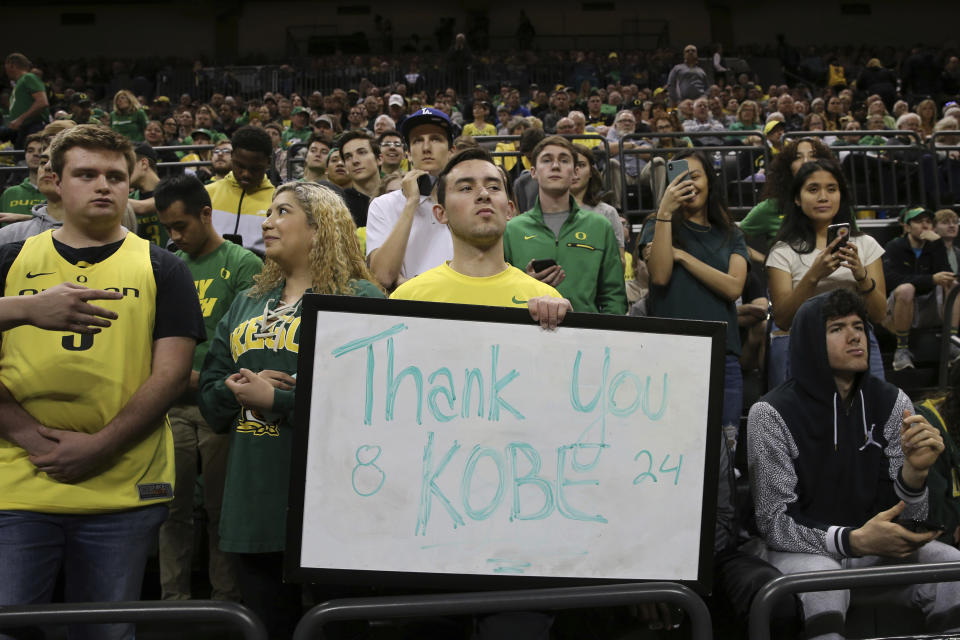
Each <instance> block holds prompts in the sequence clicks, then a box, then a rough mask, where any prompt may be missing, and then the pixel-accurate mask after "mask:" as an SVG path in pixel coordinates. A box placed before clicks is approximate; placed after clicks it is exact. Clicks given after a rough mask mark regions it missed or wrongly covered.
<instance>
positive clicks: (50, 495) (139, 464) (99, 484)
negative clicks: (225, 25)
mask: <svg viewBox="0 0 960 640" xmlns="http://www.w3.org/2000/svg"><path fill="white" fill-rule="evenodd" d="M61 282H76V283H79V284H82V285H83V286H86V287H90V288H92V289H108V290H113V291H120V292H122V293H123V299H121V300H101V301H97V304H98V305H101V306H103V307H106V308H108V309H111V310H113V311H116V312H117V316H118V317H117V319H116V320H114V321H112V323H111V326H110V327H107V328H104V329H103V330H102V331H101V332H100V333H98V334H95V335H94V334H84V335H80V334H75V333H65V332H57V331H45V330H42V329H37V328H36V327H32V326H21V327H16V328H14V329H11V330H9V331H6V332H5V333H4V335H3V341H2V343H0V382H2V383H3V384H4V385H5V386H6V387H7V389H9V390H10V393H11V394H12V395H13V397H14V398H15V399H16V400H17V402H18V403H20V405H21V406H22V407H23V408H24V409H25V410H26V411H27V412H28V413H29V414H30V415H32V416H33V417H34V418H36V419H37V420H38V421H39V422H40V423H41V424H44V425H46V426H48V427H51V428H54V429H64V430H68V431H81V432H85V433H95V432H97V431H99V430H100V429H102V428H103V427H104V426H105V425H106V424H107V423H108V422H110V420H112V419H113V418H114V416H116V415H117V413H118V412H119V411H120V410H121V409H122V408H123V407H124V406H125V405H126V404H127V402H128V401H129V399H130V397H131V396H132V395H133V394H134V392H135V391H136V390H137V389H138V388H139V387H140V385H141V384H143V382H144V381H145V380H146V379H147V377H148V376H149V375H150V370H151V360H152V350H153V325H154V315H155V308H156V297H157V284H156V278H155V277H154V274H153V268H152V266H151V264H150V243H149V242H148V241H146V240H144V239H142V238H139V237H137V235H136V234H133V233H128V234H127V236H126V238H125V239H124V241H123V243H122V244H121V245H120V248H119V249H117V251H116V252H114V253H113V254H112V255H111V256H109V257H108V258H106V259H105V260H103V261H101V262H97V263H95V264H89V263H86V262H80V263H78V264H76V265H73V264H71V263H70V262H68V261H67V260H65V259H64V258H63V257H62V256H61V255H60V254H59V253H58V252H57V250H56V248H55V247H54V245H53V236H52V232H51V231H46V232H45V233H42V234H40V235H38V236H34V237H32V238H29V239H28V240H27V241H26V242H25V243H24V245H23V249H22V250H21V251H20V253H19V255H18V256H17V258H16V259H15V260H14V262H13V264H12V265H11V267H10V272H9V274H8V275H7V280H6V285H5V287H4V291H3V295H4V296H16V295H34V294H36V293H38V292H40V291H42V290H44V289H48V288H50V287H53V286H55V285H57V284H59V283H61ZM173 478H174V468H173V438H172V436H171V433H170V428H169V425H168V423H167V421H166V418H164V419H163V422H162V423H161V424H159V425H158V428H157V429H155V430H154V431H152V432H151V433H150V435H148V436H147V437H145V438H144V439H143V440H141V441H140V442H139V443H137V444H136V445H135V446H133V447H132V448H131V449H129V450H127V451H126V452H124V453H123V454H121V455H120V456H119V457H118V458H116V459H115V460H113V461H112V464H111V466H110V467H109V468H107V469H106V470H104V471H102V472H101V473H100V474H98V475H96V476H93V477H91V478H89V479H87V480H84V481H83V482H78V483H75V484H63V483H60V482H56V481H54V480H52V479H50V478H49V477H48V476H47V475H46V474H45V473H43V472H41V471H38V470H37V469H36V467H34V466H33V465H32V464H31V463H30V461H29V460H28V459H27V453H26V452H25V451H24V450H23V449H21V448H20V447H18V446H16V445H14V444H11V443H10V442H7V441H5V440H2V439H0V509H22V510H27V511H39V512H47V513H97V512H106V511H116V510H121V509H128V508H131V507H138V506H144V505H147V504H154V503H156V502H158V501H163V500H167V499H170V498H172V497H173V491H172V489H173Z"/></svg>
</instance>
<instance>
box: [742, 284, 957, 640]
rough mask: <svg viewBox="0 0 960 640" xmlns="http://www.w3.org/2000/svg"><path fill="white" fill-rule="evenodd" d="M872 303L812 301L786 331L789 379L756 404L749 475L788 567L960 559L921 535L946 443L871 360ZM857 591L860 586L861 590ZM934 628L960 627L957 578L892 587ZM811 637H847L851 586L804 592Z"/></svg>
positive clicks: (766, 531) (769, 535)
mask: <svg viewBox="0 0 960 640" xmlns="http://www.w3.org/2000/svg"><path fill="white" fill-rule="evenodd" d="M867 326H868V324H867V313H866V309H865V307H864V306H863V302H862V300H861V299H860V297H859V296H857V295H856V294H855V293H853V292H851V291H849V290H846V289H838V290H836V291H833V292H831V293H828V294H822V295H819V296H816V297H813V298H811V299H810V300H808V301H807V302H805V303H804V304H803V305H802V306H801V307H800V309H799V310H798V311H797V316H796V319H795V320H794V324H793V328H792V330H791V332H790V357H791V362H796V363H797V365H796V366H794V367H793V378H792V379H791V380H789V381H787V383H785V384H784V385H782V386H780V387H778V388H777V389H775V390H773V391H771V392H770V393H768V394H767V395H765V396H764V397H763V398H761V399H760V401H759V402H757V403H756V404H754V405H753V407H752V408H751V409H750V416H749V421H748V425H747V429H748V439H749V454H748V455H749V458H748V459H749V464H750V485H751V489H752V491H753V499H754V506H755V510H756V518H757V526H758V528H759V529H760V532H761V534H762V535H763V536H764V538H765V540H766V543H767V546H768V547H769V549H770V552H769V558H768V559H769V561H770V563H771V564H773V565H774V566H775V567H777V568H778V569H779V570H780V571H782V572H783V573H785V574H789V573H797V572H802V571H819V570H829V569H840V568H857V567H867V566H874V565H881V564H896V563H933V562H948V561H957V560H960V551H958V550H957V549H955V548H952V547H949V546H947V545H945V544H942V543H940V542H936V541H934V539H935V538H936V537H937V536H938V535H939V532H937V531H934V532H932V533H930V532H928V533H914V532H912V531H909V530H907V529H906V528H904V527H902V526H901V525H900V524H898V523H897V522H896V520H897V519H898V518H902V519H911V520H924V519H925V518H926V517H927V513H928V501H927V498H928V494H927V487H926V478H927V472H928V470H929V469H930V467H931V465H933V463H934V462H935V461H936V459H937V457H938V456H939V455H940V453H941V452H942V451H943V449H944V444H943V439H942V438H941V436H940V435H939V432H938V431H937V430H936V429H935V428H934V427H932V426H931V425H930V424H929V423H928V422H927V421H926V419H925V418H924V417H923V416H920V415H912V411H911V404H910V399H909V398H908V397H907V396H906V394H904V393H903V391H901V390H900V389H898V388H896V387H894V386H893V385H890V384H888V383H886V382H883V381H881V380H878V379H876V378H874V377H872V376H871V375H870V373H869V370H868V368H867V357H868V356H867V354H868V348H867V333H866V332H867V331H868V329H867ZM855 595H856V592H855ZM889 595H890V598H891V599H892V600H897V599H899V600H901V601H903V602H904V603H916V604H919V605H920V606H921V608H922V609H923V612H924V613H925V614H926V617H927V627H928V629H930V630H932V629H943V628H954V629H955V628H957V627H958V626H960V583H956V582H952V583H940V584H926V585H912V586H908V587H896V588H891V589H890V590H889ZM800 599H801V601H802V603H803V610H804V619H805V625H806V633H807V636H808V637H816V638H841V637H843V636H842V634H843V624H844V616H845V614H846V610H847V607H848V606H849V604H850V591H848V590H838V591H824V592H814V593H806V594H801V595H800Z"/></svg>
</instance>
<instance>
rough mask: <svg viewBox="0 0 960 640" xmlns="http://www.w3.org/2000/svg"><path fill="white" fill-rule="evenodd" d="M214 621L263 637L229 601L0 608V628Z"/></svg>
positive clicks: (251, 638) (259, 626)
mask: <svg viewBox="0 0 960 640" xmlns="http://www.w3.org/2000/svg"><path fill="white" fill-rule="evenodd" d="M130 622H134V623H135V622H165V623H176V624H181V625H184V624H193V623H199V622H216V623H220V624H223V625H227V626H230V627H233V628H235V629H237V630H238V631H239V632H240V633H241V634H242V635H243V638H244V640H267V631H266V629H265V627H264V626H263V622H261V621H260V619H259V618H257V617H256V616H255V615H254V614H253V612H251V611H250V609H248V608H246V607H244V606H243V605H239V604H235V603H233V602H220V601H214V600H189V601H182V602H172V601H169V600H165V601H162V602H161V601H146V602H92V603H71V604H33V605H22V606H5V607H2V608H0V629H4V628H11V627H25V626H31V625H51V624H115V623H130Z"/></svg>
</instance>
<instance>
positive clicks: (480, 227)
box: [390, 149, 571, 329]
mask: <svg viewBox="0 0 960 640" xmlns="http://www.w3.org/2000/svg"><path fill="white" fill-rule="evenodd" d="M513 211H514V206H513V203H512V202H511V201H510V199H509V198H508V197H507V190H506V187H505V185H504V184H503V175H502V174H501V172H500V170H499V169H498V168H497V166H496V165H495V164H494V163H493V158H492V157H491V156H490V154H489V153H488V152H487V151H485V150H483V149H467V150H465V151H462V152H461V153H458V154H457V155H456V156H454V157H453V158H452V159H451V160H450V161H449V162H448V163H447V165H446V167H444V169H443V171H442V172H441V173H440V175H439V178H438V180H437V204H436V205H434V208H433V213H434V216H435V217H436V219H437V221H438V222H439V223H441V224H445V225H447V226H448V227H449V229H450V235H451V238H452V240H453V259H452V260H450V261H449V262H445V263H444V264H441V265H440V266H438V267H435V268H433V269H430V270H429V271H426V272H424V273H422V274H420V275H419V276H417V277H415V278H412V279H411V280H408V281H407V282H405V283H403V284H402V285H400V286H399V287H397V290H396V291H394V292H393V295H391V296H390V297H391V298H393V299H398V300H423V301H429V302H454V303H460V304H480V305H488V306H499V307H527V308H528V309H529V310H530V315H531V316H532V317H533V319H534V320H536V321H537V322H539V323H540V325H541V326H543V327H544V328H549V329H555V328H556V327H557V325H558V324H559V323H560V321H561V320H563V317H564V315H565V314H566V312H567V311H569V310H570V309H571V307H570V302H569V301H568V300H566V299H565V298H563V297H562V296H561V295H560V294H559V293H558V292H557V290H556V289H554V288H553V287H551V286H550V285H547V284H545V283H543V282H540V281H539V280H536V279H535V278H532V277H530V276H528V275H527V274H526V273H524V272H523V271H520V270H519V269H517V268H516V267H513V266H510V265H509V264H507V262H506V261H505V260H504V258H503V231H504V229H505V228H506V225H507V219H508V218H509V216H510V215H512V214H513Z"/></svg>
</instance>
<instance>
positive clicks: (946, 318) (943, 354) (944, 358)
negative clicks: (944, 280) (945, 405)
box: [937, 287, 960, 389]
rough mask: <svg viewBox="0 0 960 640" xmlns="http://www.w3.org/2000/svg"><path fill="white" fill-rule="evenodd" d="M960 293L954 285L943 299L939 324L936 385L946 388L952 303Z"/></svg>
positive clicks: (951, 327)
mask: <svg viewBox="0 0 960 640" xmlns="http://www.w3.org/2000/svg"><path fill="white" fill-rule="evenodd" d="M957 295H960V287H954V288H953V289H951V290H950V293H948V294H947V298H946V300H944V301H943V324H941V325H940V372H939V374H938V375H937V386H938V387H940V388H941V389H946V388H947V373H948V372H949V370H950V338H951V337H952V335H953V334H952V330H953V304H954V302H955V301H956V299H957Z"/></svg>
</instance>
